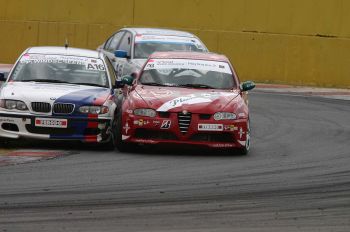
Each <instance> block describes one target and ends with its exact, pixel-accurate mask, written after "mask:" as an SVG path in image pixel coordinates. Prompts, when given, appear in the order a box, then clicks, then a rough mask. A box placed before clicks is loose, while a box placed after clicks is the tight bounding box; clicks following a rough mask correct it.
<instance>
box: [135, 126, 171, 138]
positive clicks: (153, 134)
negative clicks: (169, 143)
mask: <svg viewBox="0 0 350 232" xmlns="http://www.w3.org/2000/svg"><path fill="white" fill-rule="evenodd" d="M135 138H138V139H159V140H162V139H164V140H176V139H177V137H176V136H175V135H174V134H173V133H171V132H169V131H152V130H147V129H142V128H138V129H136V131H135Z"/></svg>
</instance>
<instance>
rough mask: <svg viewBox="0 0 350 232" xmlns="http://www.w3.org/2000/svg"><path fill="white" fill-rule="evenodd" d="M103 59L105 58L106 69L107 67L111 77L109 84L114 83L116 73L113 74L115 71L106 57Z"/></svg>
mask: <svg viewBox="0 0 350 232" xmlns="http://www.w3.org/2000/svg"><path fill="white" fill-rule="evenodd" d="M105 60H106V64H107V69H108V72H109V75H110V78H111V84H112V86H113V85H114V83H115V80H116V79H117V77H116V74H115V71H114V68H113V65H112V63H111V62H110V61H109V59H108V58H106V59H105Z"/></svg>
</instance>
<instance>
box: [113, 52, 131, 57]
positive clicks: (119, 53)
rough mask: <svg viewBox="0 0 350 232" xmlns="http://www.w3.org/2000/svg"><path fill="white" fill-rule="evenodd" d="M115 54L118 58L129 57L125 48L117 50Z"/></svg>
mask: <svg viewBox="0 0 350 232" xmlns="http://www.w3.org/2000/svg"><path fill="white" fill-rule="evenodd" d="M114 56H115V57H117V58H128V52H127V51H124V50H115V52H114Z"/></svg>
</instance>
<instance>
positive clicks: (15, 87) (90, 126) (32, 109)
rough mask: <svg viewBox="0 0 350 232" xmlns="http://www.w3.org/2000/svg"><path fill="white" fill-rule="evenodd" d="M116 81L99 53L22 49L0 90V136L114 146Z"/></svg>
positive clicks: (106, 61) (50, 48)
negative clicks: (76, 141) (75, 141)
mask: <svg viewBox="0 0 350 232" xmlns="http://www.w3.org/2000/svg"><path fill="white" fill-rule="evenodd" d="M115 80H116V75H115V71H114V69H113V66H112V64H111V63H110V61H109V60H108V58H107V57H106V56H105V55H103V54H102V53H99V52H97V51H92V50H85V49H76V48H64V47H33V48H29V49H27V50H25V51H24V52H23V53H22V55H21V56H20V57H19V59H18V60H17V62H16V64H15V66H14V68H13V69H12V71H11V73H10V75H9V77H8V78H7V80H6V82H5V83H4V84H3V85H2V87H1V89H0V139H4V138H12V139H17V138H20V137H26V138H33V139H46V140H80V141H83V142H93V143H103V144H104V146H105V147H106V148H110V149H114V141H115V140H114V138H115V136H114V134H115V131H116V129H115V125H116V122H115V120H116V118H115V112H116V97H115V89H114V87H115V83H116V81H115Z"/></svg>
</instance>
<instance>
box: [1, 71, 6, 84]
mask: <svg viewBox="0 0 350 232" xmlns="http://www.w3.org/2000/svg"><path fill="white" fill-rule="evenodd" d="M6 79H7V78H6V76H5V73H3V72H0V81H1V82H5V81H6Z"/></svg>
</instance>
